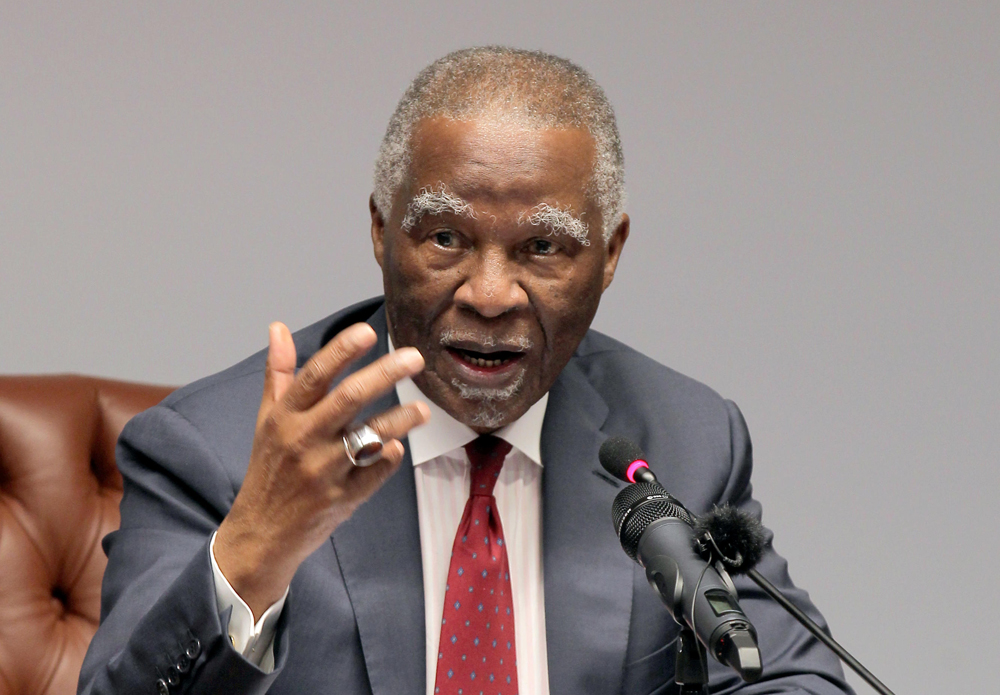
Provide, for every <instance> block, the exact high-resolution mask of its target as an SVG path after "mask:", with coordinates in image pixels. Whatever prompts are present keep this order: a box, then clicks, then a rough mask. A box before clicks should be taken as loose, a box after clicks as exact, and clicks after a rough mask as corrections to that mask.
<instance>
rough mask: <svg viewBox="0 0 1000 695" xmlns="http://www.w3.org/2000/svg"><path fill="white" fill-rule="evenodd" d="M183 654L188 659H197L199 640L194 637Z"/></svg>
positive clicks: (199, 646)
mask: <svg viewBox="0 0 1000 695" xmlns="http://www.w3.org/2000/svg"><path fill="white" fill-rule="evenodd" d="M184 654H186V655H187V658H189V659H197V658H198V655H199V654H201V640H199V639H198V638H197V637H195V638H194V639H192V640H191V641H190V642H188V646H187V649H185V650H184Z"/></svg>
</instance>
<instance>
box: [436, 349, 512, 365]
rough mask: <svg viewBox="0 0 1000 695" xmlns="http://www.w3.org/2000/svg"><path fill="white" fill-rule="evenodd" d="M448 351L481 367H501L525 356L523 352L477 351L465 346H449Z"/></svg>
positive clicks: (467, 362)
mask: <svg viewBox="0 0 1000 695" xmlns="http://www.w3.org/2000/svg"><path fill="white" fill-rule="evenodd" d="M447 350H448V352H449V353H451V355H452V356H453V357H456V358H457V359H459V360H461V361H462V362H465V363H466V364H468V365H470V366H472V367H477V368H479V369H499V368H501V367H505V366H507V365H508V364H511V363H512V362H516V361H517V360H519V359H521V358H522V357H524V353H523V352H512V351H508V350H500V351H497V352H477V351H476V350H466V349H464V348H456V347H449V348H447Z"/></svg>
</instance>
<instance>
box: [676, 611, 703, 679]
mask: <svg viewBox="0 0 1000 695" xmlns="http://www.w3.org/2000/svg"><path fill="white" fill-rule="evenodd" d="M674 683H676V684H677V686H678V687H679V689H680V694H681V695H708V659H707V658H706V656H705V647H703V646H702V644H701V642H699V641H698V640H697V639H696V638H695V636H694V632H693V631H692V630H691V628H689V627H688V626H686V625H683V626H682V627H681V634H680V636H679V637H678V638H677V661H676V666H675V667H674Z"/></svg>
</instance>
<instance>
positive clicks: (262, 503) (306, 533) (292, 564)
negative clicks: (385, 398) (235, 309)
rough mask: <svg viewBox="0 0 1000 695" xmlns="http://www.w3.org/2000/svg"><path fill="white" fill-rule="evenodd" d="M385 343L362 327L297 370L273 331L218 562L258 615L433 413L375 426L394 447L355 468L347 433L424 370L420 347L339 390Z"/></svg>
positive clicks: (378, 421) (420, 407)
mask: <svg viewBox="0 0 1000 695" xmlns="http://www.w3.org/2000/svg"><path fill="white" fill-rule="evenodd" d="M375 342H376V336H375V331H374V330H372V328H371V326H369V325H368V324H364V323H359V324H355V325H353V326H351V327H349V328H347V329H345V330H344V331H342V332H341V333H339V334H338V335H337V336H336V337H335V338H334V339H333V340H331V341H330V342H329V343H327V344H326V345H325V346H324V347H323V348H322V349H321V350H320V351H319V352H317V353H316V354H315V355H313V357H312V359H310V360H309V361H308V362H307V363H306V364H305V366H304V367H302V369H301V370H300V371H299V373H298V374H297V375H296V374H295V344H294V343H293V342H292V336H291V334H290V333H289V331H288V328H287V327H285V325H284V324H281V323H273V324H271V326H270V330H269V345H268V355H267V366H266V368H265V372H264V394H263V397H262V398H261V404H260V411H259V413H258V415H257V428H256V432H255V434H254V441H253V449H252V451H251V454H250V464H249V467H248V469H247V474H246V477H245V478H244V480H243V486H242V488H241V489H240V492H239V494H238V495H237V496H236V500H235V501H234V503H233V507H232V509H231V510H230V511H229V514H228V515H227V516H226V518H225V519H224V520H223V522H222V524H221V525H220V526H219V532H218V535H217V536H216V539H215V559H216V562H217V563H218V564H219V569H221V570H222V573H223V574H224V575H225V576H226V579H227V580H229V583H230V584H231V585H232V587H233V588H234V589H235V590H236V593H238V594H239V595H240V597H241V598H242V599H243V600H244V601H246V603H247V605H248V606H250V610H251V611H253V614H254V619H257V618H259V617H260V615H261V614H262V613H263V612H264V611H265V610H267V607H268V606H270V605H271V604H272V603H274V602H275V601H277V600H278V599H279V598H281V596H282V595H283V594H284V592H285V588H286V587H287V586H288V584H289V583H290V582H291V580H292V577H293V576H294V574H295V571H296V570H297V569H298V567H299V565H300V564H301V563H302V561H303V560H305V558H306V557H307V556H308V555H309V554H310V553H312V552H313V551H314V550H316V548H318V547H319V546H320V545H321V544H322V543H323V542H324V541H325V540H326V539H327V538H328V537H329V536H330V534H331V533H333V531H334V529H336V528H337V526H338V525H339V524H340V523H342V522H343V521H344V520H345V519H347V518H348V517H349V516H350V515H351V514H352V513H353V512H354V510H355V509H357V507H358V506H359V505H360V504H361V503H362V502H364V501H365V500H366V499H368V498H369V497H370V496H371V495H372V494H373V493H374V492H375V490H377V489H378V488H379V487H380V486H381V485H382V483H384V482H385V481H386V480H387V479H388V478H389V477H390V476H391V475H392V474H393V473H394V472H395V471H396V469H397V468H398V467H399V462H400V461H401V460H402V458H403V445H402V443H401V442H400V441H399V439H400V438H401V437H404V436H405V435H406V433H407V432H409V431H410V430H411V429H412V428H414V427H416V426H417V425H421V424H423V423H425V422H427V420H428V419H429V417H430V410H429V409H428V408H427V406H426V405H425V404H423V403H420V402H416V403H408V404H404V405H399V406H396V407H394V408H391V409H389V410H387V411H385V412H383V413H379V414H378V415H376V416H375V417H374V418H371V419H370V420H368V425H369V426H371V427H372V428H373V429H374V430H375V431H376V432H378V434H379V435H380V436H381V438H382V440H383V441H384V442H385V445H384V446H383V448H382V458H381V459H380V460H379V461H377V462H376V463H375V464H373V465H371V466H367V467H364V468H359V467H356V466H354V465H353V464H352V463H351V461H350V459H349V458H348V457H347V453H346V451H345V450H344V444H343V440H342V433H343V430H344V428H345V427H348V426H349V425H351V423H352V422H353V421H354V419H355V418H356V416H357V414H358V413H359V412H360V411H361V410H362V409H363V408H364V407H365V406H366V405H367V404H368V403H370V402H371V401H372V400H374V399H375V398H378V397H379V396H380V395H382V394H383V393H385V392H386V391H388V390H389V389H391V388H393V386H394V384H395V383H396V382H397V381H399V380H400V379H403V378H405V377H408V376H413V375H414V374H417V373H418V372H420V370H422V369H423V367H424V360H423V357H421V356H420V353H419V352H417V350H416V349H414V348H409V347H406V348H401V349H399V350H396V351H395V352H393V353H392V354H389V355H385V356H383V357H382V358H380V359H378V360H376V361H375V362H373V363H372V364H370V365H368V366H367V367H365V368H363V369H360V370H358V371H357V372H355V373H354V374H352V375H350V376H349V377H347V378H345V379H344V380H343V381H342V382H341V383H340V384H338V385H337V387H336V388H334V389H333V390H332V391H329V392H328V390H329V388H330V384H331V383H332V382H333V380H334V379H335V378H336V377H337V375H338V374H340V373H341V372H342V371H343V370H344V369H345V368H346V367H347V366H348V365H349V364H350V363H351V362H353V361H354V360H356V359H357V358H359V357H361V356H362V355H364V354H365V353H366V352H368V350H370V349H371V348H372V347H373V346H374V345H375Z"/></svg>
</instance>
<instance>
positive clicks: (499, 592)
mask: <svg viewBox="0 0 1000 695" xmlns="http://www.w3.org/2000/svg"><path fill="white" fill-rule="evenodd" d="M510 448H511V447H510V444H508V443H507V442H505V441H503V440H501V439H498V438H497V437H493V436H491V435H483V436H481V437H479V438H478V439H476V440H475V441H473V442H470V443H469V444H466V446H465V451H466V452H467V453H468V454H469V462H470V463H471V464H472V485H471V491H470V494H469V501H468V502H466V503H465V512H464V513H463V514H462V521H461V522H460V523H459V524H458V533H456V534H455V543H454V545H453V546H452V549H451V567H450V568H449V569H448V584H447V585H446V586H445V594H444V615H443V617H442V619H441V643H440V646H439V648H438V663H437V676H436V678H435V680H434V692H435V693H440V695H479V693H483V695H516V693H517V659H516V658H515V650H514V604H513V602H512V601H511V591H510V569H509V567H508V565H507V548H506V546H505V545H504V539H503V526H501V524H500V513H499V512H498V511H497V501H496V498H495V497H493V486H494V485H495V484H496V481H497V477H498V476H499V475H500V469H501V468H502V467H503V460H504V457H505V456H507V454H508V453H509V452H510Z"/></svg>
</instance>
